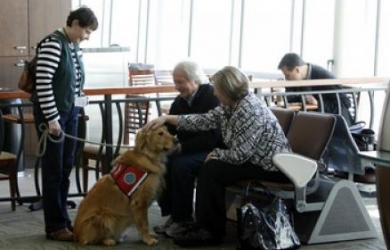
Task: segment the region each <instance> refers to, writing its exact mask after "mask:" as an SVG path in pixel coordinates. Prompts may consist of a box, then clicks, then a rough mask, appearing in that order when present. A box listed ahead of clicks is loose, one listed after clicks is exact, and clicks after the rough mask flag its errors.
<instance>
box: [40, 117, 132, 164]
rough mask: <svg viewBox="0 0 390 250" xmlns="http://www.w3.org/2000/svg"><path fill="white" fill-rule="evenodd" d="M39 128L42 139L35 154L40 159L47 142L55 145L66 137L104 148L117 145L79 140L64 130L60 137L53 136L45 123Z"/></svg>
mask: <svg viewBox="0 0 390 250" xmlns="http://www.w3.org/2000/svg"><path fill="white" fill-rule="evenodd" d="M38 128H39V130H40V131H41V132H42V135H41V138H39V141H38V148H37V151H36V153H35V154H36V156H38V157H41V156H43V155H44V154H45V152H46V148H47V140H50V141H51V142H54V143H60V142H62V141H63V140H64V139H65V137H67V138H70V139H73V140H76V141H80V142H83V143H89V144H95V145H99V146H104V147H116V145H114V144H107V143H99V142H92V141H88V140H85V139H82V138H79V137H77V136H72V135H68V134H66V133H65V132H64V131H63V130H61V133H60V135H59V136H53V135H51V134H49V128H48V126H47V125H46V124H45V123H41V124H39V127H38ZM121 148H129V149H130V148H132V147H130V146H121Z"/></svg>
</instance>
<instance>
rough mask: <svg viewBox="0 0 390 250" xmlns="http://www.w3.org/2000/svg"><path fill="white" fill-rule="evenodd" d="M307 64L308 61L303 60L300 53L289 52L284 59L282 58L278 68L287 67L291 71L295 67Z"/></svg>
mask: <svg viewBox="0 0 390 250" xmlns="http://www.w3.org/2000/svg"><path fill="white" fill-rule="evenodd" d="M305 64H306V62H305V61H303V59H302V58H301V57H300V56H299V55H298V54H295V53H287V54H285V55H284V56H283V58H282V60H280V63H279V65H278V69H282V68H283V67H286V68H287V69H288V70H289V71H291V70H293V69H294V68H295V67H297V66H302V65H305Z"/></svg>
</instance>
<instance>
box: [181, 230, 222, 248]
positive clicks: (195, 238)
mask: <svg viewBox="0 0 390 250" xmlns="http://www.w3.org/2000/svg"><path fill="white" fill-rule="evenodd" d="M173 242H174V243H175V244H176V245H179V246H182V247H199V246H207V245H209V246H210V245H217V244H220V243H222V242H223V237H221V238H216V237H214V235H212V234H211V233H210V232H209V231H207V230H205V229H203V228H196V227H194V228H193V229H192V230H190V231H187V232H186V234H184V235H181V236H178V237H176V238H174V239H173Z"/></svg>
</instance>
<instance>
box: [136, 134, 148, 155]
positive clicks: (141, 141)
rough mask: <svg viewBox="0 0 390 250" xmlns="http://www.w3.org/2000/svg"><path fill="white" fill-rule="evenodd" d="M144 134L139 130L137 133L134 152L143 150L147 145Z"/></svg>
mask: <svg viewBox="0 0 390 250" xmlns="http://www.w3.org/2000/svg"><path fill="white" fill-rule="evenodd" d="M146 134H147V133H146V132H144V131H142V130H140V131H138V133H137V135H136V136H135V147H134V149H135V150H137V151H138V150H143V149H144V148H145V146H146V144H147V136H146Z"/></svg>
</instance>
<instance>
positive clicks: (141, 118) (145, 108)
mask: <svg viewBox="0 0 390 250" xmlns="http://www.w3.org/2000/svg"><path fill="white" fill-rule="evenodd" d="M132 97H133V98H134V97H135V98H138V97H142V96H131V95H127V96H126V98H132ZM149 106H150V102H149V101H148V100H145V101H128V102H125V109H124V110H125V119H124V133H123V143H124V144H125V145H127V144H129V142H130V134H133V135H135V134H136V133H137V131H138V130H139V129H140V128H142V127H143V126H144V125H145V124H146V123H147V121H148V118H149V113H150V110H149Z"/></svg>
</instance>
